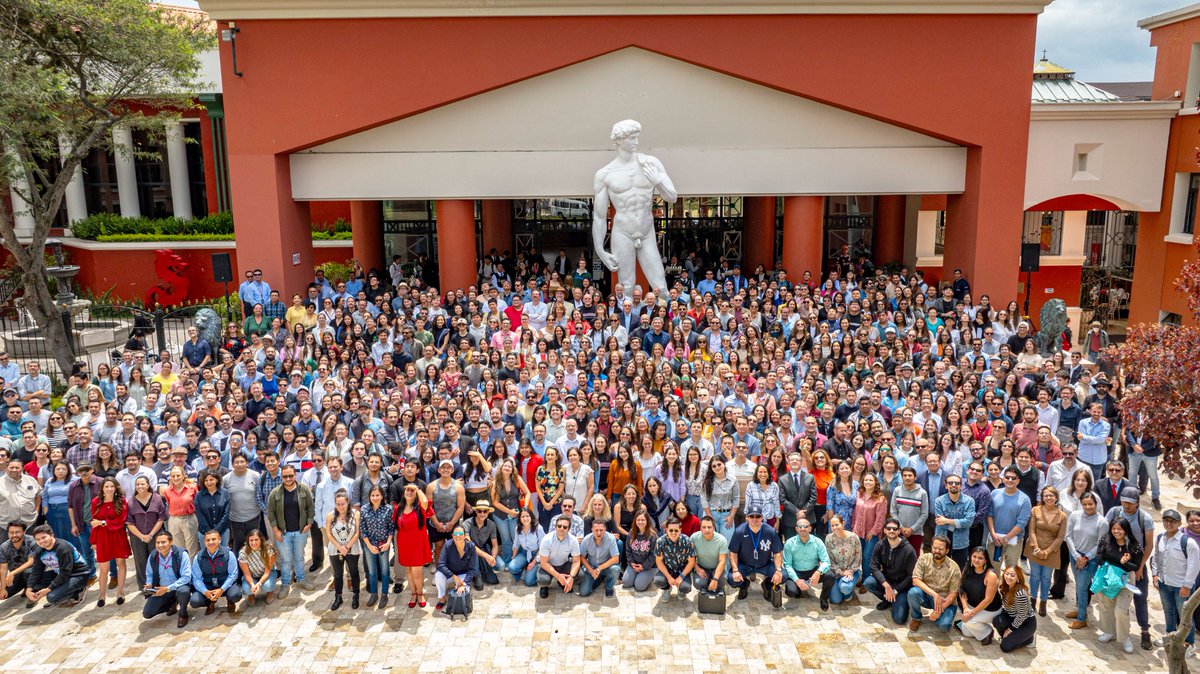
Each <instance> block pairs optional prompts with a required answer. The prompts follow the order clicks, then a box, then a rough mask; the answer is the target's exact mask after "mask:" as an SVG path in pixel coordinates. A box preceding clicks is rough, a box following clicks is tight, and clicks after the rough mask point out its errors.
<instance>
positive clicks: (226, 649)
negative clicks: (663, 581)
mask: <svg viewBox="0 0 1200 674" xmlns="http://www.w3.org/2000/svg"><path fill="white" fill-rule="evenodd" d="M1163 487H1164V490H1163V491H1164V494H1163V499H1162V500H1163V505H1164V506H1166V507H1176V506H1182V505H1184V504H1186V503H1190V502H1191V499H1190V498H1184V496H1183V494H1184V490H1183V488H1182V485H1181V484H1180V483H1177V482H1173V481H1166V480H1164V484H1163ZM1144 505H1145V507H1147V508H1148V507H1149V505H1150V504H1149V499H1148V498H1147V499H1145V501H1144ZM1181 509H1182V507H1181ZM1150 512H1151V513H1153V514H1154V515H1155V520H1156V521H1158V513H1157V511H1153V510H1151V511H1150ZM131 576H132V574H131ZM328 577H329V570H328V568H326V570H325V571H324V572H322V573H321V574H320V575H319V576H318V578H317V579H318V581H320V583H321V586H322V587H324V585H326V584H327V583H328ZM427 583H429V584H430V585H431V580H430V579H428V578H427ZM133 589H134V588H133V587H132V583H130V585H129V587H128V588H127V590H126V597H127V601H126V603H125V605H124V606H116V605H115V604H114V603H113V599H114V597H113V592H112V591H110V593H109V599H108V605H107V606H106V607H105V608H102V609H97V608H95V600H96V598H97V595H96V591H95V589H94V588H93V589H91V590H89V592H88V597H87V602H86V603H85V604H81V605H80V606H79V607H77V608H74V609H41V608H37V609H34V610H32V611H26V610H25V609H24V603H23V602H21V601H20V600H9V601H6V602H3V603H2V604H0V634H4V635H6V636H7V637H8V638H4V639H3V640H0V668H2V670H3V671H4V672H6V673H12V672H31V671H37V672H48V671H77V672H81V673H82V672H101V671H147V670H152V671H155V672H175V671H179V672H188V673H189V674H191V673H194V672H196V671H198V670H200V671H205V672H209V671H234V670H236V671H241V672H250V671H255V672H258V671H262V672H279V671H283V670H287V669H291V670H293V671H312V670H323V671H339V672H356V671H381V670H391V671H393V672H443V671H445V672H460V673H463V674H474V673H477V672H512V673H514V674H516V673H518V672H520V673H524V672H530V671H532V672H549V671H554V672H561V671H564V670H567V669H569V670H571V671H577V672H578V671H581V672H583V673H584V674H590V673H592V672H597V673H599V672H611V671H615V670H616V668H618V667H620V668H622V669H624V670H627V671H638V672H671V673H676V672H687V671H692V672H762V671H767V670H778V671H785V672H788V673H789V674H791V673H794V672H801V671H813V672H816V671H825V672H829V671H834V672H838V673H839V674H842V673H851V672H889V673H892V672H922V673H924V672H966V671H971V672H992V671H997V672H999V671H1024V672H1053V673H1056V674H1057V673H1062V672H1092V671H1103V672H1161V671H1166V665H1165V663H1164V661H1163V660H1162V657H1161V651H1160V650H1159V649H1156V650H1155V651H1143V650H1141V649H1140V648H1138V649H1137V650H1135V652H1134V653H1133V654H1132V655H1126V654H1125V653H1124V651H1122V650H1121V648H1120V646H1118V645H1117V644H1115V643H1110V644H1100V643H1098V642H1097V641H1096V634H1097V632H1096V631H1095V630H1090V629H1088V630H1081V631H1072V630H1068V629H1067V627H1066V625H1067V622H1068V621H1067V620H1066V619H1065V618H1063V614H1064V613H1066V612H1067V611H1069V610H1071V609H1072V608H1073V605H1072V603H1070V602H1068V601H1065V600H1064V601H1059V602H1051V604H1052V605H1051V607H1050V612H1049V616H1048V618H1046V619H1041V622H1040V624H1039V625H1038V636H1037V643H1036V646H1035V647H1034V648H1027V649H1022V650H1020V651H1018V652H1016V653H1010V654H1007V655H1005V654H1002V653H1001V652H1000V649H999V647H998V646H997V645H992V646H981V645H980V644H979V643H978V642H976V641H973V640H969V639H966V638H964V637H963V636H962V634H961V633H959V632H957V631H956V630H955V631H952V632H951V633H950V634H942V633H940V632H938V630H936V629H935V628H934V627H933V625H931V624H930V623H928V622H927V623H926V624H925V625H924V626H923V627H922V629H921V631H919V632H917V633H916V634H912V633H910V632H909V631H908V629H907V628H906V627H903V626H895V625H892V624H891V620H890V618H888V617H887V616H885V615H884V614H883V613H881V612H878V611H874V610H872V608H873V606H874V603H875V602H874V599H873V598H872V597H871V596H870V595H864V597H865V598H866V600H870V601H863V602H862V603H857V602H853V601H852V602H851V603H850V604H849V605H843V606H835V607H833V608H832V609H831V610H830V611H829V612H827V613H822V612H821V611H820V609H819V607H818V606H817V602H816V600H815V599H809V600H803V599H801V600H791V599H785V604H784V607H783V609H781V610H778V611H776V610H772V609H771V608H770V607H769V605H768V604H767V603H766V602H764V601H763V599H762V596H761V594H758V593H755V592H752V593H751V594H750V599H749V600H748V601H745V602H733V601H732V596H731V602H730V608H729V610H728V612H727V614H726V615H725V616H724V617H717V616H708V615H700V614H698V613H697V612H696V610H695V602H694V594H693V595H692V597H691V598H689V599H681V598H679V597H674V598H672V599H671V600H669V601H664V600H663V596H662V594H661V593H660V592H657V591H652V592H648V593H645V594H642V595H636V596H635V595H634V594H632V593H631V592H628V591H624V590H621V589H618V590H617V596H616V597H614V598H613V599H604V598H603V596H602V595H603V593H600V592H598V593H596V594H594V595H592V596H591V597H590V598H588V599H580V598H579V597H577V596H575V597H568V596H563V595H562V594H561V592H560V593H559V594H557V595H553V594H552V595H551V598H550V599H547V600H541V599H538V597H537V590H536V589H529V588H524V587H520V588H515V587H509V586H506V585H502V586H499V587H495V588H488V589H486V590H484V591H483V592H481V593H480V594H479V595H478V596H477V597H476V600H475V612H474V614H473V615H472V616H471V618H470V619H469V620H467V621H465V622H464V621H463V620H461V619H459V620H455V621H454V622H450V621H449V620H448V619H447V618H446V617H445V616H442V615H440V614H434V612H433V604H432V602H431V603H430V605H429V607H428V608H425V609H420V608H416V609H409V608H408V607H407V606H406V603H407V598H408V595H407V593H404V594H402V595H401V596H400V597H393V598H392V605H391V606H389V607H388V608H387V609H386V610H384V611H379V610H373V609H363V610H360V611H351V610H350V609H349V608H347V607H343V608H342V609H341V610H340V611H339V612H337V613H331V612H330V611H328V607H329V603H330V601H331V596H330V595H329V594H328V593H326V592H324V591H323V590H317V591H314V592H303V593H301V592H296V591H293V592H292V593H291V595H290V596H289V597H288V598H287V599H286V600H284V601H282V602H275V603H274V604H272V605H270V606H266V605H264V604H263V603H262V602H259V603H258V605H257V606H253V607H247V606H246V605H245V603H244V602H243V604H242V609H241V611H240V612H239V615H237V616H230V615H228V614H226V613H225V611H224V610H220V611H218V612H217V613H214V614H213V615H211V616H205V615H203V611H193V613H192V615H193V618H192V622H191V624H190V625H188V627H187V628H185V629H183V630H178V629H176V628H175V620H174V618H167V617H165V616H160V617H158V618H156V619H154V620H150V621H145V620H142V618H141V606H142V599H141V597H140V595H137V594H135V593H134V592H133ZM1073 592H1074V591H1073V586H1069V587H1068V589H1067V595H1068V597H1073V596H1074V594H1073ZM426 593H427V595H428V596H429V597H430V598H431V599H432V597H433V596H434V594H435V592H434V590H433V588H432V587H431V586H430V587H427V590H426ZM348 599H349V597H347V606H348V604H349V602H348ZM364 601H365V596H364ZM222 608H223V607H222ZM1150 618H1151V629H1152V631H1153V632H1154V634H1155V635H1156V636H1157V635H1161V634H1162V631H1163V617H1162V610H1161V606H1160V604H1159V601H1158V596H1157V593H1155V592H1154V591H1153V589H1152V590H1151V599H1150ZM1131 621H1132V616H1131ZM1093 622H1094V621H1093ZM1132 622H1133V626H1132V627H1133V630H1134V637H1135V643H1136V636H1137V625H1136V621H1132ZM1192 662H1195V660H1193V661H1192Z"/></svg>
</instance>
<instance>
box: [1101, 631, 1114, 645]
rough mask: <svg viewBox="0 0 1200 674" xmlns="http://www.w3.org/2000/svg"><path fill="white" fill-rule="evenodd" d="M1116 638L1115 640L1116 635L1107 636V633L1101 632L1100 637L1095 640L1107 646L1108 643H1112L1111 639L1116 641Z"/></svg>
mask: <svg viewBox="0 0 1200 674" xmlns="http://www.w3.org/2000/svg"><path fill="white" fill-rule="evenodd" d="M1116 638H1117V635H1115V634H1109V633H1107V632H1101V633H1100V636H1099V637H1098V639H1097V640H1098V641H1099V642H1100V643H1102V644H1107V643H1108V642H1110V641H1112V640H1113V639H1116Z"/></svg>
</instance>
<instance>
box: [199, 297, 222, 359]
mask: <svg viewBox="0 0 1200 674" xmlns="http://www.w3.org/2000/svg"><path fill="white" fill-rule="evenodd" d="M192 320H193V322H194V324H195V326H196V330H198V331H199V332H200V339H203V340H205V341H207V342H208V345H209V347H211V348H212V352H213V358H216V356H217V349H219V348H220V346H221V317H220V316H218V315H217V312H215V311H213V310H212V309H209V308H208V307H204V308H203V309H200V310H199V311H197V312H196V316H195V317H194V318H193V319H192Z"/></svg>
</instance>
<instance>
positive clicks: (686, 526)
mask: <svg viewBox="0 0 1200 674" xmlns="http://www.w3.org/2000/svg"><path fill="white" fill-rule="evenodd" d="M674 513H675V517H678V518H679V524H680V533H682V534H683V535H684V536H691V535H692V534H694V533H696V532H697V531H700V518H699V517H696V516H695V515H693V514H692V511H691V510H690V509H689V508H688V506H687V499H680V500H678V501H676V502H675V507H674Z"/></svg>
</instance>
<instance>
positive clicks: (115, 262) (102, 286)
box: [66, 241, 352, 301]
mask: <svg viewBox="0 0 1200 674" xmlns="http://www.w3.org/2000/svg"><path fill="white" fill-rule="evenodd" d="M339 244H342V242H339ZM66 248H67V250H68V251H69V254H70V257H71V262H72V263H73V264H77V265H79V267H80V269H79V275H78V276H77V277H76V280H77V282H78V285H79V287H81V288H87V289H89V290H90V291H91V292H92V294H94V295H102V294H103V293H105V292H107V291H108V290H109V289H112V294H113V296H114V297H116V298H120V299H126V300H133V299H136V300H138V301H141V300H142V299H143V298H144V297H145V296H146V291H148V290H149V289H150V288H151V287H153V286H154V285H155V284H156V283H157V282H158V280H159V276H158V274H157V273H156V268H155V261H156V252H155V251H156V249H143V250H137V249H135V250H129V249H120V248H105V249H102V250H89V249H85V248H78V247H74V246H66ZM161 248H162V249H167V250H173V251H174V252H175V253H176V254H177V255H179V257H181V258H182V259H183V260H184V262H186V263H187V264H188V267H187V269H186V270H185V271H184V274H183V276H184V278H186V279H187V281H188V294H187V299H189V300H200V299H207V298H213V297H221V296H223V295H224V293H225V287H224V284H221V283H217V282H215V281H213V268H212V255H213V253H217V252H226V253H229V254H230V259H231V262H232V265H233V273H234V280H233V281H232V282H230V284H229V289H230V291H236V290H237V287H238V284H240V283H241V282H242V280H243V274H244V270H242V269H240V268H239V267H238V261H237V251H236V250H235V249H234V248H233V247H227V248H207V247H206V248H171V246H170V243H169V242H164V243H163V244H162V245H161ZM351 256H352V252H351V242H350V241H346V242H344V245H337V246H325V245H322V246H319V247H315V248H314V249H313V262H314V263H315V264H324V263H326V262H345V261H346V260H348V259H350V258H351ZM309 276H311V274H309ZM281 290H283V289H281ZM286 290H288V291H291V290H297V289H294V288H288V289H286Z"/></svg>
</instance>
